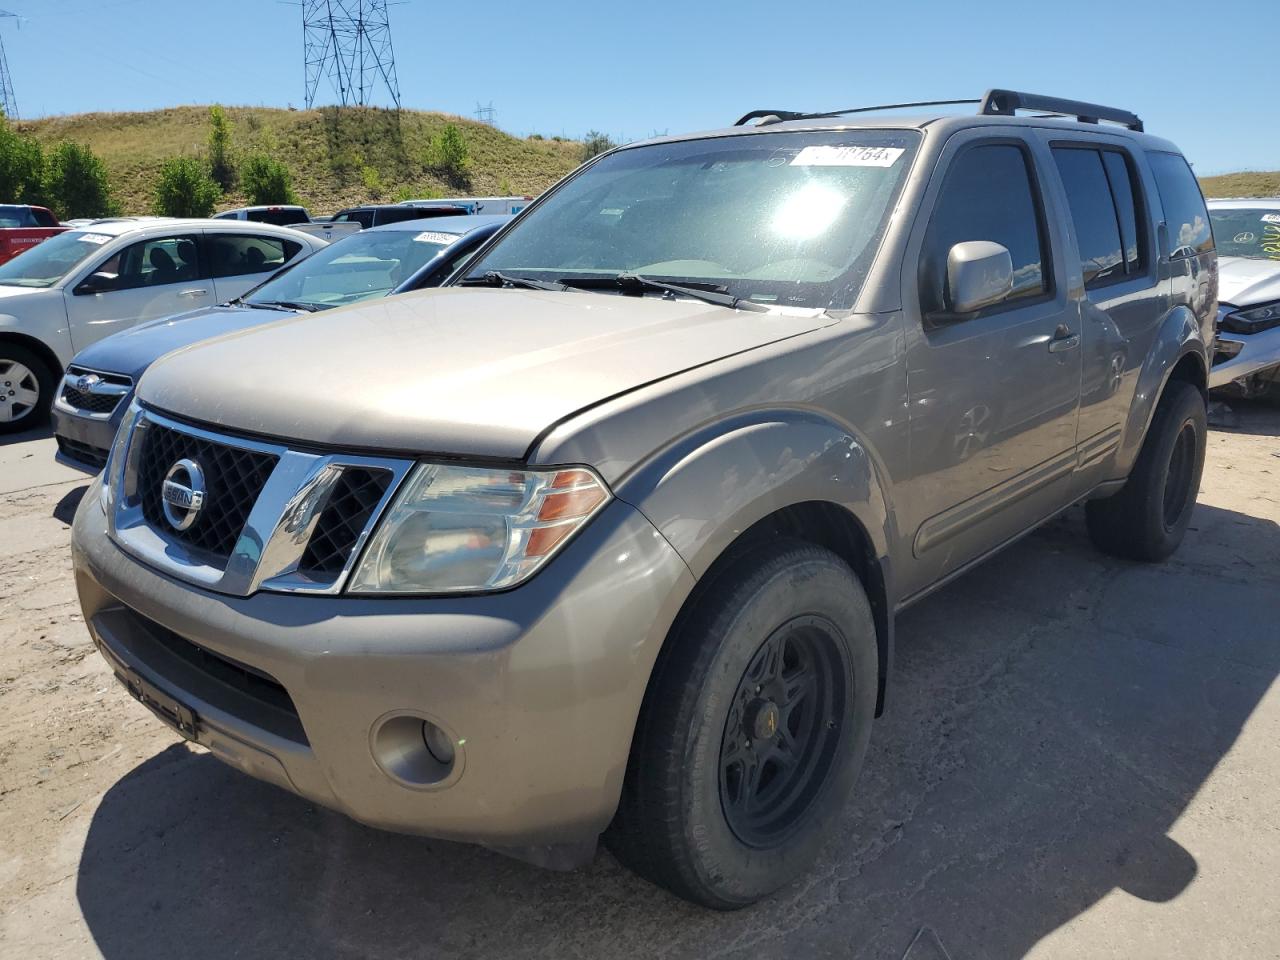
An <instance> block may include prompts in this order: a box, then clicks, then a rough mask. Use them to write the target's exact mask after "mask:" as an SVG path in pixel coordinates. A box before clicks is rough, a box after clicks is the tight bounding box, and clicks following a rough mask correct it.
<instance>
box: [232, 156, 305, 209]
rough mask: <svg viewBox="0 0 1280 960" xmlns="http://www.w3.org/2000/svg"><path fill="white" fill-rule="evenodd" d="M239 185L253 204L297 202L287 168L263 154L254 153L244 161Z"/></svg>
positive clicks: (291, 176)
mask: <svg viewBox="0 0 1280 960" xmlns="http://www.w3.org/2000/svg"><path fill="white" fill-rule="evenodd" d="M240 185H241V186H243V187H244V192H245V194H246V195H247V196H248V197H249V202H250V203H253V204H272V203H297V202H298V198H297V196H296V195H295V194H294V192H293V175H292V174H291V173H290V172H289V168H288V167H286V166H285V165H284V164H283V163H281V162H280V161H279V160H274V159H272V158H271V157H268V156H266V155H265V154H261V153H255V154H253V155H252V156H250V157H249V158H248V159H246V160H245V162H244V165H243V166H242V167H241V168H240Z"/></svg>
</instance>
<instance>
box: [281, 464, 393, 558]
mask: <svg viewBox="0 0 1280 960" xmlns="http://www.w3.org/2000/svg"><path fill="white" fill-rule="evenodd" d="M390 483H391V474H390V472H389V471H386V470H365V469H362V468H359V467H348V468H347V469H346V470H343V471H342V476H341V477H339V478H338V481H337V483H335V484H334V487H333V491H332V492H331V493H330V494H329V500H328V502H327V503H326V504H325V508H324V511H323V512H322V513H321V514H320V519H319V521H318V522H317V523H316V528H315V532H314V533H312V534H311V539H310V540H309V541H308V542H307V549H306V552H304V553H303V555H302V562H301V563H299V564H298V571H299V572H300V573H302V574H304V575H306V576H309V577H312V578H314V579H315V580H317V581H323V580H326V579H327V580H332V579H333V578H335V577H336V576H338V574H340V573H341V572H342V571H343V569H344V568H345V567H346V565H347V561H348V560H349V559H350V558H351V552H352V550H353V549H354V547H355V545H356V541H357V540H359V539H360V534H361V533H362V532H363V531H364V530H365V528H366V527H367V526H368V525H369V518H370V517H371V516H373V511H374V510H375V509H376V508H377V506H378V504H379V503H380V502H381V500H382V497H383V495H384V494H386V492H387V486H388V485H389V484H390Z"/></svg>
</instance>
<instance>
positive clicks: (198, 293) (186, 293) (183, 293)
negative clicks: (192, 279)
mask: <svg viewBox="0 0 1280 960" xmlns="http://www.w3.org/2000/svg"><path fill="white" fill-rule="evenodd" d="M208 295H209V291H208V290H206V289H204V288H203V287H193V288H192V289H190V290H179V291H178V296H180V297H186V298H187V299H188V300H194V299H195V298H196V297H207V296H208Z"/></svg>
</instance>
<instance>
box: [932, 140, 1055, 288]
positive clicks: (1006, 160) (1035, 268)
mask: <svg viewBox="0 0 1280 960" xmlns="http://www.w3.org/2000/svg"><path fill="white" fill-rule="evenodd" d="M1028 163H1029V160H1028V158H1027V155H1026V154H1025V153H1024V152H1023V150H1022V149H1021V148H1020V147H1016V146H1013V145H1012V144H1004V143H1001V144H984V145H982V146H977V147H971V148H969V149H968V150H965V151H964V152H963V153H961V154H960V155H959V156H958V157H956V158H955V160H953V161H952V163H951V168H950V169H949V170H948V171H947V178H946V180H945V181H944V182H943V184H942V192H941V194H940V195H939V197H938V203H937V206H936V207H935V208H934V211H933V218H932V220H930V222H929V230H928V232H927V233H926V234H925V241H924V248H923V250H922V251H921V258H920V259H921V262H920V268H921V287H920V302H921V307H922V309H923V310H924V311H925V312H926V313H937V312H940V311H944V310H946V309H947V304H946V294H945V287H946V274H947V254H948V253H949V252H950V250H951V248H952V247H953V246H954V245H955V244H957V243H963V242H965V241H967V240H992V241H994V242H996V243H999V244H1002V245H1003V246H1004V247H1006V248H1007V249H1008V251H1009V255H1010V257H1011V258H1012V259H1013V292H1012V293H1011V294H1010V295H1009V299H1010V300H1012V301H1015V302H1016V301H1017V300H1020V299H1023V300H1025V299H1030V298H1032V297H1038V296H1040V295H1041V294H1044V293H1046V292H1047V291H1048V289H1049V284H1048V281H1047V278H1046V277H1045V273H1044V266H1043V265H1044V263H1045V260H1046V258H1047V251H1046V250H1045V247H1044V243H1043V239H1042V238H1043V236H1044V230H1043V225H1042V220H1041V213H1040V204H1039V201H1038V199H1037V197H1036V195H1035V193H1034V189H1035V188H1034V187H1033V185H1032V179H1031V173H1030V168H1029V167H1028Z"/></svg>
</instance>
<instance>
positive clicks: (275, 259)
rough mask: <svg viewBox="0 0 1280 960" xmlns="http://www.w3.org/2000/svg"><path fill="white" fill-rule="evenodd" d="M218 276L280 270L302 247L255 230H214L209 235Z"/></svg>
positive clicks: (212, 259)
mask: <svg viewBox="0 0 1280 960" xmlns="http://www.w3.org/2000/svg"><path fill="white" fill-rule="evenodd" d="M207 242H208V250H209V260H210V265H211V268H212V271H213V276H215V277H240V276H244V275H245V274H250V273H266V272H267V271H273V270H278V269H279V268H280V267H283V266H284V265H285V264H286V263H288V262H289V261H290V260H292V259H293V257H294V256H295V255H296V254H297V252H298V251H299V250H300V249H302V247H301V245H300V244H297V243H294V242H293V241H292V240H281V239H280V238H279V237H263V236H258V235H256V234H252V233H232V234H214V235H212V236H210V237H208V239H207Z"/></svg>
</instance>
